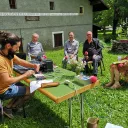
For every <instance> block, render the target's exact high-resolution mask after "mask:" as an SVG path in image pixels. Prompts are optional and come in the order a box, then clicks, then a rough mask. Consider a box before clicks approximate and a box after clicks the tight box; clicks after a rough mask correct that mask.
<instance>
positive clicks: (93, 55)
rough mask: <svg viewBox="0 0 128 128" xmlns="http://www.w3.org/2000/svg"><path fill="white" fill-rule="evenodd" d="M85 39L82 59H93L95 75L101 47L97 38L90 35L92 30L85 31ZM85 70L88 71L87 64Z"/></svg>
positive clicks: (100, 56) (100, 55)
mask: <svg viewBox="0 0 128 128" xmlns="http://www.w3.org/2000/svg"><path fill="white" fill-rule="evenodd" d="M86 36H87V40H86V41H85V43H84V44H83V55H84V61H86V62H88V61H93V75H95V76H97V73H98V62H99V61H100V59H101V58H102V47H101V45H100V43H99V40H98V39H95V38H93V37H92V32H91V31H88V32H87V35H86ZM85 71H86V72H88V65H86V66H85Z"/></svg>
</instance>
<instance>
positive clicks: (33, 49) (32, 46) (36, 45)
mask: <svg viewBox="0 0 128 128" xmlns="http://www.w3.org/2000/svg"><path fill="white" fill-rule="evenodd" d="M38 39H39V35H38V34H37V33H34V34H33V35H32V41H31V42H30V43H28V45H27V54H28V55H31V57H32V58H36V57H37V55H38V54H39V53H40V52H43V53H44V50H43V47H42V44H41V43H40V42H38Z"/></svg>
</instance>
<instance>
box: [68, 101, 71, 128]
mask: <svg viewBox="0 0 128 128" xmlns="http://www.w3.org/2000/svg"><path fill="white" fill-rule="evenodd" d="M68 101H69V128H71V125H72V98H70V99H68Z"/></svg>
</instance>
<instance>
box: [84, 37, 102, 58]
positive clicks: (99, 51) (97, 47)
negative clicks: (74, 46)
mask: <svg viewBox="0 0 128 128" xmlns="http://www.w3.org/2000/svg"><path fill="white" fill-rule="evenodd" d="M86 43H87V40H86V41H85V42H84V44H83V55H84V53H85V51H88V48H87V47H86ZM93 44H94V47H95V50H96V55H100V56H101V57H102V48H103V46H101V44H100V43H99V40H98V39H97V38H93Z"/></svg>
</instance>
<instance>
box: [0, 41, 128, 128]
mask: <svg viewBox="0 0 128 128" xmlns="http://www.w3.org/2000/svg"><path fill="white" fill-rule="evenodd" d="M102 43H103V42H102ZM103 44H104V43H103ZM104 46H105V48H104V49H103V55H104V63H105V68H106V70H105V71H104V72H103V76H101V75H100V72H99V74H98V78H99V80H100V85H99V86H97V87H95V88H93V89H91V90H89V91H87V92H85V93H84V115H85V117H84V122H85V126H86V120H87V119H88V117H98V118H99V119H100V121H99V128H104V127H105V125H106V123H107V122H110V123H113V124H116V125H121V126H123V127H124V128H127V127H128V86H127V84H126V86H124V87H123V88H121V89H119V90H109V89H104V88H103V87H102V86H103V85H104V84H105V83H106V82H108V81H109V78H110V74H109V65H110V64H111V63H112V62H113V61H116V60H117V56H118V55H117V54H113V53H111V52H110V51H109V50H110V48H109V47H108V45H107V44H104ZM46 54H47V56H48V57H49V58H51V59H52V60H54V63H56V65H58V66H61V61H62V58H63V55H64V54H63V50H61V49H60V50H54V51H48V52H47V53H46ZM119 55H121V56H125V55H124V54H119ZM79 56H82V44H81V45H80V49H79ZM62 91H63V90H62ZM76 99H77V97H76V98H75V99H74V100H73V105H72V106H73V121H72V128H80V104H79V101H78V100H76ZM26 112H27V118H25V119H24V118H23V117H22V112H21V113H17V114H15V118H14V119H13V120H10V119H8V118H5V124H4V125H0V128H64V126H67V125H68V101H64V102H62V103H60V104H55V103H54V102H53V101H51V100H50V99H48V98H47V97H46V96H44V95H42V94H41V93H39V92H38V91H36V94H35V96H34V97H33V98H32V99H31V100H30V101H29V103H28V104H27V105H26Z"/></svg>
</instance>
